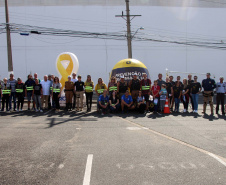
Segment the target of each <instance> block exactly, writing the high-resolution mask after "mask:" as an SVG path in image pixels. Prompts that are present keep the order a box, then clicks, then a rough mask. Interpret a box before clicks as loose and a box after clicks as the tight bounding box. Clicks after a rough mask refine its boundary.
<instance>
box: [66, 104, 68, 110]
mask: <svg viewBox="0 0 226 185" xmlns="http://www.w3.org/2000/svg"><path fill="white" fill-rule="evenodd" d="M65 111H68V103H66V107H65Z"/></svg>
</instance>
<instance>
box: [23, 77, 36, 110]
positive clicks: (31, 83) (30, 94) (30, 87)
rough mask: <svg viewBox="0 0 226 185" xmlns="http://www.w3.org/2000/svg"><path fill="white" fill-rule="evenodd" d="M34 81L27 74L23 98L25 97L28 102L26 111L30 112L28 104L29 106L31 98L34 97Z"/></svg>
mask: <svg viewBox="0 0 226 185" xmlns="http://www.w3.org/2000/svg"><path fill="white" fill-rule="evenodd" d="M34 85H35V81H34V80H33V79H32V75H31V74H29V75H28V76H27V81H26V82H25V88H26V89H25V97H27V101H28V109H27V110H30V104H31V98H33V97H34V95H33V89H34ZM33 106H35V101H34V99H33Z"/></svg>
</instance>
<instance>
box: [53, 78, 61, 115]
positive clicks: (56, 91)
mask: <svg viewBox="0 0 226 185" xmlns="http://www.w3.org/2000/svg"><path fill="white" fill-rule="evenodd" d="M61 87H62V85H61V83H60V81H59V78H58V77H57V76H56V77H54V80H53V89H52V98H53V102H55V104H54V105H53V107H54V106H55V107H54V108H56V112H59V110H60V96H61Z"/></svg>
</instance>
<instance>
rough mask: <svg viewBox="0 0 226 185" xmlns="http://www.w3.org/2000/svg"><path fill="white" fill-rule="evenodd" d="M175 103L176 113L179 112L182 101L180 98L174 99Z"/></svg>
mask: <svg viewBox="0 0 226 185" xmlns="http://www.w3.org/2000/svg"><path fill="white" fill-rule="evenodd" d="M174 102H175V111H177V112H179V107H180V99H179V98H174Z"/></svg>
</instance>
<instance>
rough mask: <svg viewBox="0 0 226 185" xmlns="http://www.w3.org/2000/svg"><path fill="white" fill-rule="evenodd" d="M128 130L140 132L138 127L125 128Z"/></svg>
mask: <svg viewBox="0 0 226 185" xmlns="http://www.w3.org/2000/svg"><path fill="white" fill-rule="evenodd" d="M126 129H128V130H141V128H139V127H127V128H126Z"/></svg>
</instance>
